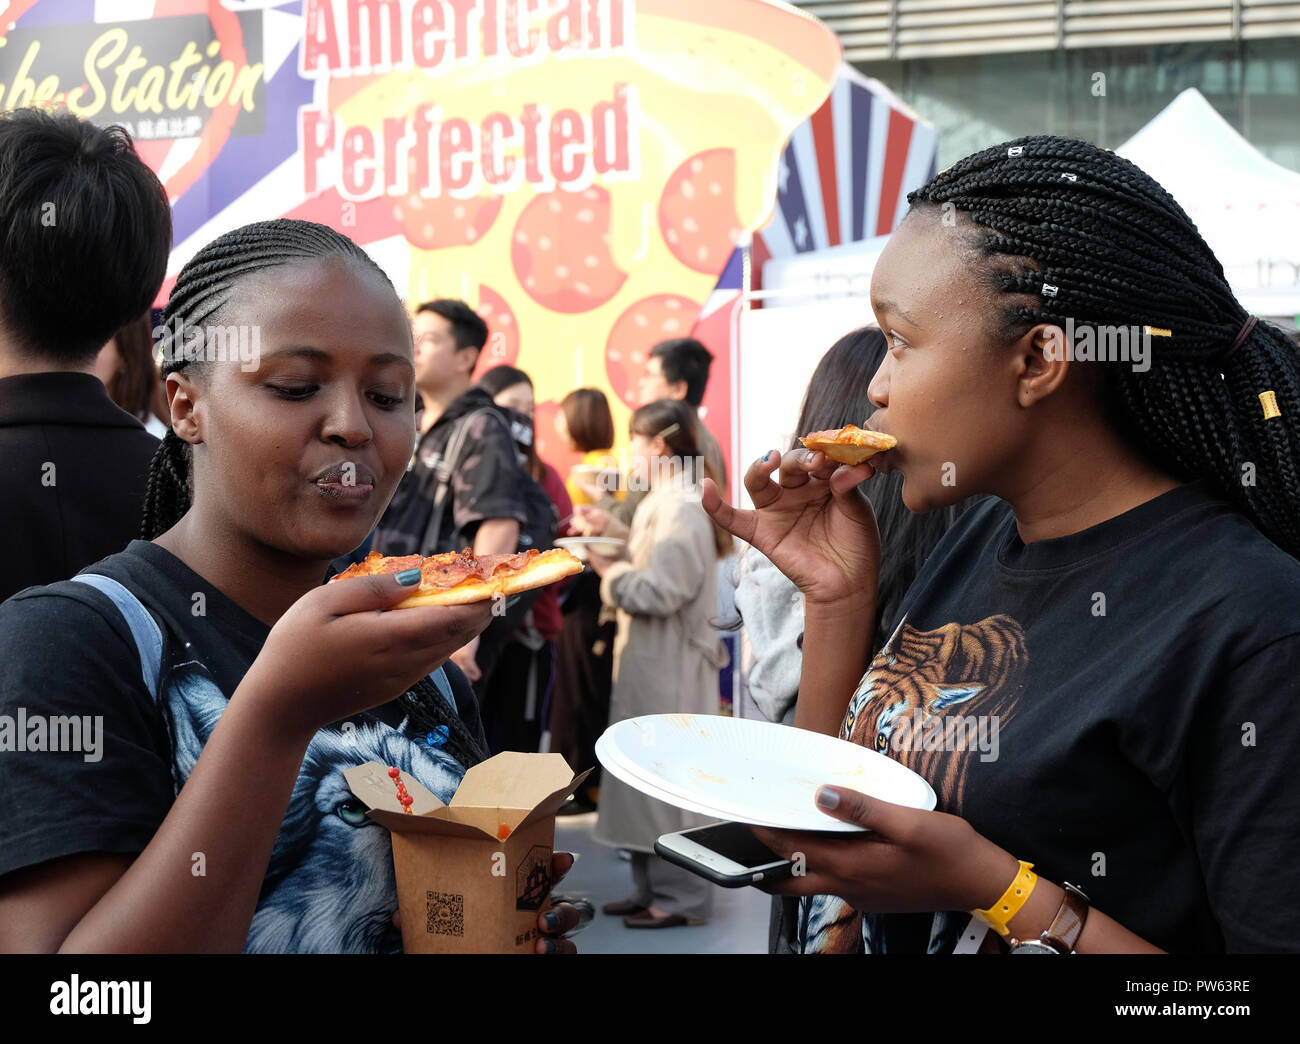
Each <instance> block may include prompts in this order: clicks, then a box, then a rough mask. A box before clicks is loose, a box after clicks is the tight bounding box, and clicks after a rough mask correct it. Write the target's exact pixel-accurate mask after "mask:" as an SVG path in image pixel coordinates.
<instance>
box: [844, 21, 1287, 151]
mask: <svg viewBox="0 0 1300 1044" xmlns="http://www.w3.org/2000/svg"><path fill="white" fill-rule="evenodd" d="M854 65H855V66H856V67H857V68H858V69H860V70H861V71H862V72H863V73H865V74H866V75H868V76H873V77H875V78H876V79H878V80H880V81H881V82H883V83H884V84H885V85H886V86H887V87H889V88H890V89H891V90H892V91H894V92H895V93H896V94H898V95H899V96H900V97H901V98H902V99H903V100H904V101H906V102H907V103H908V104H909V105H910V106H912V108H914V109H915V110H916V111H917V112H918V113H919V114H920V116H921V117H922V118H923V119H925V120H927V121H929V122H931V123H933V124H934V127H935V130H936V131H937V132H938V137H939V168H940V169H942V168H944V167H946V166H948V165H949V164H951V163H953V162H955V161H956V160H958V159H960V158H961V157H963V156H965V155H967V154H968V153H971V152H975V151H977V150H978V149H982V148H986V147H987V146H989V145H996V144H997V143H998V142H1000V141H1006V140H1007V139H1009V138H1017V137H1020V136H1021V135H1025V134H1060V135H1064V136H1066V137H1073V138H1082V139H1084V140H1086V141H1091V142H1093V143H1095V144H1097V145H1101V146H1102V147H1104V148H1110V149H1113V148H1116V147H1118V146H1120V145H1122V144H1123V143H1124V142H1125V141H1126V140H1128V138H1130V137H1131V136H1132V135H1133V134H1134V133H1136V132H1137V131H1138V130H1140V129H1141V128H1142V127H1143V126H1144V125H1145V124H1146V123H1148V122H1149V121H1150V120H1151V119H1152V117H1154V116H1155V115H1156V114H1157V113H1159V112H1160V110H1161V109H1163V108H1164V107H1165V106H1166V105H1168V104H1169V102H1171V101H1172V100H1173V99H1174V97H1175V96H1176V95H1178V94H1179V93H1180V92H1181V91H1183V90H1185V89H1187V88H1188V87H1195V88H1197V89H1198V90H1199V91H1200V92H1201V93H1202V94H1203V95H1205V98H1206V100H1207V101H1209V102H1210V104H1211V105H1213V106H1214V108H1215V109H1216V110H1217V111H1218V112H1219V114H1220V115H1222V116H1223V117H1224V119H1226V120H1227V121H1228V123H1229V124H1231V125H1232V127H1233V128H1234V129H1236V131H1237V132H1238V133H1239V134H1241V135H1242V136H1243V137H1244V138H1245V139H1246V140H1247V141H1249V142H1250V143H1251V144H1252V145H1253V146H1255V148H1257V149H1258V150H1259V151H1260V152H1261V153H1263V154H1264V155H1265V156H1267V157H1268V158H1269V159H1271V160H1273V161H1274V162H1275V163H1279V164H1281V165H1282V166H1284V167H1288V168H1290V169H1291V170H1294V171H1298V172H1300V37H1285V38H1279V39H1252V40H1233V41H1221V42H1213V43H1180V44H1161V45H1155V46H1141V47H1115V48H1103V49H1076V50H1066V49H1058V50H1054V51H1038V52H1022V53H1012V54H989V55H964V56H960V57H945V58H938V57H936V58H912V59H906V60H893V61H890V60H876V61H872V60H869V61H858V62H855V63H854Z"/></svg>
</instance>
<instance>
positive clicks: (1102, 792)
mask: <svg viewBox="0 0 1300 1044" xmlns="http://www.w3.org/2000/svg"><path fill="white" fill-rule="evenodd" d="M909 201H910V202H911V204H912V209H911V211H910V212H909V214H908V215H907V216H906V218H905V219H904V220H903V221H902V223H901V224H900V225H899V227H898V228H897V229H896V230H895V231H894V233H893V235H892V236H891V237H890V240H889V243H888V245H887V246H886V248H885V250H884V252H883V253H882V254H881V256H880V258H879V261H878V263H877V265H876V268H875V271H874V273H873V277H872V285H871V305H872V309H873V311H874V312H875V315H876V318H877V320H878V322H879V324H880V327H881V329H882V330H883V331H884V332H885V334H886V336H887V337H888V338H889V341H890V350H889V353H888V355H887V356H886V359H885V361H884V362H883V363H882V364H881V367H880V369H879V370H878V371H877V372H876V374H875V376H874V378H873V379H872V382H871V386H870V389H869V395H870V398H871V400H872V402H873V403H874V404H875V405H876V407H877V412H876V413H875V414H874V415H873V416H872V417H871V418H870V419H869V421H868V422H867V423H868V425H869V426H870V427H873V428H875V429H878V430H881V431H884V432H888V433H890V434H892V435H894V436H896V437H897V439H898V445H897V448H896V449H894V450H891V451H889V452H888V453H885V454H882V455H881V456H879V457H876V458H874V459H873V460H872V461H870V462H868V463H866V464H863V465H860V466H858V467H848V466H839V467H836V466H835V465H834V464H833V463H831V462H828V461H827V460H826V459H825V457H823V456H822V455H821V454H819V453H811V452H808V451H802V450H798V451H792V452H788V453H785V454H781V453H778V452H775V451H773V452H772V453H769V454H768V455H767V456H766V457H764V458H763V459H762V460H760V461H758V462H756V463H755V464H754V465H753V466H752V467H751V468H750V469H749V472H748V474H747V475H746V478H745V484H746V488H747V489H748V490H749V492H750V494H751V496H752V498H753V502H754V505H755V508H754V510H752V511H742V510H738V509H735V508H732V507H731V506H730V505H728V504H726V503H724V502H723V501H722V500H721V497H720V496H719V494H718V491H717V489H716V488H715V487H711V486H710V487H708V488H706V491H705V507H706V509H707V510H708V511H709V512H710V514H711V515H713V517H714V518H715V519H716V520H717V521H718V522H720V523H721V524H723V525H724V526H726V527H727V528H728V529H730V530H731V531H732V532H733V533H735V534H736V535H737V536H739V537H741V538H742V539H744V540H747V541H749V542H750V543H751V544H753V545H754V546H755V547H757V548H758V549H759V550H760V551H762V552H763V553H764V554H765V555H767V557H768V558H770V559H771V560H772V561H773V562H774V563H775V564H776V565H777V566H778V567H779V568H780V569H781V570H782V571H783V572H784V573H786V575H787V576H788V577H789V578H790V579H791V580H793V581H794V582H795V583H796V584H797V585H798V586H799V588H800V590H801V591H802V592H803V595H804V600H805V605H806V623H805V631H804V644H803V667H802V676H801V682H800V687H799V691H800V694H801V696H800V700H799V704H798V710H797V719H796V724H798V725H800V726H802V727H804V728H810V729H814V730H817V731H822V732H826V733H838V734H839V735H840V736H841V737H842V738H845V739H848V740H851V741H853V742H855V743H859V744H863V745H866V746H869V747H871V748H872V749H874V750H876V751H879V752H881V753H884V754H887V755H888V756H890V757H893V758H895V759H897V760H899V761H901V762H903V763H904V764H906V765H908V766H910V767H911V768H913V769H914V770H916V771H917V772H919V773H921V774H922V775H923V776H925V777H926V778H927V779H928V780H929V781H930V783H931V784H932V786H933V788H934V790H935V792H936V795H937V798H938V806H937V809H936V810H935V811H918V810H913V809H907V808H903V807H900V806H897V805H893V804H890V803H888V802H885V801H881V800H878V799H875V798H870V797H866V796H864V795H861V794H857V793H855V792H853V791H852V790H848V789H844V788H839V787H834V786H828V787H822V788H821V789H820V790H819V791H818V796H817V801H818V805H819V807H820V808H822V810H823V811H825V812H826V813H827V814H828V815H830V816H833V817H835V818H838V819H841V820H846V821H849V822H853V823H855V824H857V825H859V826H861V827H864V828H868V829H869V830H870V831H871V832H870V834H868V835H866V836H865V838H864V839H858V840H843V839H841V840H837V841H835V842H832V843H828V842H826V841H825V840H824V838H823V837H821V836H818V835H815V834H802V835H801V834H792V833H788V832H781V831H766V830H758V829H757V828H756V831H755V832H756V833H758V834H759V836H760V837H761V838H762V839H763V840H764V841H765V842H766V843H767V844H768V845H769V846H770V847H772V848H773V849H774V850H776V851H779V852H781V853H782V854H783V855H785V856H787V857H793V856H794V854H795V853H799V854H800V858H801V860H802V862H803V866H804V867H805V868H806V874H805V875H804V876H802V877H796V878H791V879H790V880H789V881H787V882H785V883H783V884H781V885H778V886H773V887H772V889H771V890H772V891H774V892H777V893H780V894H791V895H800V896H803V897H804V898H803V901H802V903H801V917H800V924H799V927H798V938H797V940H795V942H796V945H797V946H798V947H799V948H800V949H801V950H803V951H805V952H828V951H852V952H864V951H865V952H874V953H878V952H899V951H911V952H920V953H926V952H930V953H936V952H952V951H956V952H972V951H982V952H1006V951H1007V949H1008V948H1010V949H1011V950H1012V952H1021V953H1024V952H1041V953H1054V952H1055V953H1068V952H1080V953H1097V952H1151V951H1154V950H1166V951H1183V952H1213V951H1224V950H1227V951H1241V950H1248V951H1275V950H1296V949H1300V903H1297V902H1296V900H1295V897H1294V895H1293V894H1292V893H1293V888H1292V884H1293V882H1294V877H1295V866H1296V864H1297V862H1298V861H1300V785H1297V783H1296V782H1295V778H1294V773H1293V772H1292V771H1291V767H1290V759H1291V758H1292V757H1293V756H1294V751H1295V750H1296V749H1300V710H1298V709H1297V708H1298V707H1300V700H1297V698H1296V697H1297V696H1298V695H1300V675H1298V674H1297V671H1298V670H1300V562H1297V559H1296V556H1297V555H1300V483H1298V482H1297V466H1298V463H1300V424H1298V423H1297V421H1298V419H1300V368H1298V365H1297V362H1298V360H1297V353H1296V351H1295V348H1294V347H1293V346H1292V345H1290V344H1289V342H1288V340H1287V339H1286V338H1285V337H1284V336H1283V335H1282V334H1281V333H1280V332H1279V331H1277V330H1275V329H1273V328H1272V327H1270V326H1269V325H1268V324H1265V323H1257V322H1256V321H1255V319H1254V318H1253V317H1251V316H1249V315H1247V313H1246V312H1245V311H1244V310H1243V309H1242V307H1241V306H1240V305H1239V304H1238V303H1237V302H1236V300H1235V299H1234V298H1233V295H1232V292H1231V290H1230V289H1229V287H1228V284H1227V281H1226V280H1225V278H1224V274H1223V269H1222V266H1221V265H1220V264H1219V262H1218V261H1217V260H1216V259H1215V258H1214V256H1213V254H1212V253H1211V252H1210V250H1209V248H1208V247H1207V246H1206V245H1205V243H1204V242H1203V240H1202V239H1201V237H1200V236H1199V235H1198V233H1197V231H1196V229H1195V227H1194V226H1193V224H1192V223H1191V221H1190V220H1189V219H1188V217H1187V216H1186V214H1184V213H1183V211H1182V210H1181V209H1180V208H1179V206H1178V205H1177V204H1176V203H1175V202H1174V200H1173V199H1172V198H1171V197H1170V196H1169V194H1168V193H1166V192H1165V191H1164V190H1163V189H1162V188H1161V187H1160V186H1159V185H1158V184H1156V183H1155V182H1154V181H1153V180H1152V179H1151V178H1149V177H1148V176H1147V175H1146V174H1144V173H1143V172H1142V171H1141V170H1139V169H1138V168H1137V167H1136V166H1134V165H1133V164H1131V163H1129V162H1128V161H1126V160H1124V159H1122V158H1120V157H1118V156H1115V155H1114V154H1113V153H1111V152H1109V151H1106V150H1103V149H1100V148H1096V147H1094V146H1092V145H1089V144H1086V143H1084V142H1079V141H1069V140H1065V139H1061V138H1052V137H1032V138H1022V139H1020V140H1018V141H1012V142H1007V143H1005V144H1003V145H999V146H996V147H994V148H990V149H986V150H984V151H983V152H980V153H977V154H975V155H972V156H969V157H967V158H966V159H964V160H962V161H960V162H959V163H957V164H955V165H954V166H952V167H950V168H949V169H947V170H945V171H943V172H942V173H940V174H939V175H938V176H937V177H935V178H934V179H933V180H932V181H931V182H930V183H929V184H928V185H926V186H924V187H923V188H921V189H920V190H918V191H916V192H913V193H912V194H911V195H910V196H909ZM891 471H893V472H901V473H902V474H903V476H904V485H903V490H902V496H903V500H904V502H905V503H906V505H907V506H908V507H909V508H910V509H911V510H913V511H925V510H929V509H932V508H938V507H943V506H946V505H951V504H953V503H955V502H957V501H958V500H961V499H963V498H966V497H970V496H974V495H979V494H988V495H989V496H988V498H987V499H986V500H985V501H983V502H982V503H979V504H977V505H976V506H975V507H973V508H971V509H970V510H968V511H967V512H966V513H965V514H964V515H963V516H962V518H961V519H960V520H959V521H958V522H957V523H956V525H955V526H954V527H953V528H952V529H951V530H950V531H949V532H948V534H947V535H946V536H945V538H944V540H943V542H942V543H941V544H940V545H939V547H938V548H937V549H936V550H935V552H934V553H933V555H932V556H931V557H930V559H929V560H928V561H927V562H926V564H925V566H924V567H923V569H922V570H921V573H920V574H919V575H918V577H917V578H916V580H915V582H914V583H913V585H912V587H911V588H910V589H909V591H908V593H907V595H906V597H905V598H904V600H903V602H902V605H901V607H900V609H899V622H898V623H897V625H896V627H895V629H894V631H893V633H892V634H891V635H890V636H889V638H888V641H887V642H886V643H885V645H884V647H883V648H882V649H881V650H880V652H879V653H878V654H877V655H876V656H875V657H874V658H872V657H870V655H869V650H870V648H871V644H872V634H871V633H870V632H871V621H872V619H873V617H874V603H875V597H876V584H877V577H878V575H879V570H880V551H879V541H878V537H877V533H876V526H875V521H874V519H873V517H872V514H871V511H870V508H869V507H868V505H867V501H866V500H865V498H864V497H863V496H861V494H860V493H859V492H858V491H857V485H858V483H860V482H862V481H864V480H865V479H868V478H870V477H871V476H872V475H873V474H875V473H877V472H880V473H884V472H891ZM774 477H775V481H774V480H773V478H774ZM1066 882H1072V884H1070V885H1069V886H1066V884H1065V883H1066Z"/></svg>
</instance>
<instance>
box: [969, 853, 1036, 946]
mask: <svg viewBox="0 0 1300 1044" xmlns="http://www.w3.org/2000/svg"><path fill="white" fill-rule="evenodd" d="M1033 867H1034V864H1033V863H1026V862H1025V861H1024V860H1023V859H1022V860H1020V869H1019V870H1017V871H1016V876H1015V879H1014V880H1013V881H1012V882H1011V884H1009V885H1008V886H1007V890H1006V891H1005V892H1003V893H1002V897H1001V898H1000V899H999V900H998V901H997V902H996V903H994V904H993V905H992V906H991V907H989V909H987V910H972V911H971V915H972V916H973V917H977V918H979V919H980V920H981V921H983V922H984V923H985V924H987V925H988V926H989V927H990V928H992V929H993V930H994V931H995V932H997V933H998V935H1000V936H1002V937H1003V938H1004V939H1005V938H1006V937H1007V936H1008V935H1010V934H1011V929H1010V928H1009V927H1008V925H1009V924H1010V923H1011V919H1012V918H1013V917H1015V916H1016V914H1018V913H1019V912H1020V908H1021V907H1022V906H1024V905H1025V903H1027V902H1028V901H1029V896H1030V895H1031V894H1032V893H1033V891H1034V885H1036V884H1037V883H1038V875H1037V874H1036V873H1034V870H1033Z"/></svg>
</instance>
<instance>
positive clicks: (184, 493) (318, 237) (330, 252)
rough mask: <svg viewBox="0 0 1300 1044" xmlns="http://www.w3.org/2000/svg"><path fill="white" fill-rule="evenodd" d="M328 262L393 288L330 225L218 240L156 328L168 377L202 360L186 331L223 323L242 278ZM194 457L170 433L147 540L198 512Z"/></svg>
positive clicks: (264, 229) (156, 477) (184, 272)
mask: <svg viewBox="0 0 1300 1044" xmlns="http://www.w3.org/2000/svg"><path fill="white" fill-rule="evenodd" d="M325 257H345V258H349V259H352V260H355V261H357V262H358V263H360V264H362V265H364V266H365V267H367V268H369V269H370V270H371V271H374V272H377V273H379V275H381V276H382V277H383V279H384V282H386V283H388V285H389V286H392V283H391V282H390V281H389V279H388V276H387V274H386V273H385V272H384V270H383V269H382V268H380V267H379V266H378V265H377V264H375V262H374V260H373V259H372V258H371V257H370V255H369V254H367V253H366V252H365V251H364V250H362V249H361V248H360V247H359V246H357V245H356V244H355V243H354V242H352V240H350V239H348V237H347V236H345V235H342V234H341V233H339V232H335V231H334V230H333V229H332V228H330V227H328V226H327V225H318V224H316V223H314V222H311V221H295V220H292V219H290V218H277V219H276V220H274V221H259V222H256V223H255V224H252V225H244V226H243V227H242V228H237V229H234V230H233V231H231V232H227V233H226V234H225V235H224V236H220V237H218V238H217V239H214V240H213V241H212V242H211V243H209V244H208V245H207V246H205V247H204V248H203V249H202V250H200V251H199V252H198V253H197V254H195V255H194V256H193V257H192V258H190V260H189V262H188V263H186V265H185V267H184V268H182V269H181V271H180V275H178V276H177V277H176V285H175V286H174V287H172V292H171V297H170V298H169V299H168V301H167V307H166V308H165V309H164V310H163V316H162V322H161V323H160V325H159V328H158V329H157V330H155V331H154V336H155V339H156V341H157V345H156V348H155V350H156V351H157V352H158V353H159V354H160V355H161V357H162V375H163V377H166V376H167V374H169V373H172V372H174V371H176V370H183V369H185V367H186V366H190V365H192V364H194V363H195V361H196V360H195V359H193V358H187V357H186V353H185V351H184V345H183V343H177V342H176V340H175V338H176V334H177V332H178V329H179V330H180V331H184V330H185V329H187V328H188V329H189V330H201V329H203V328H204V326H205V325H206V324H208V323H211V322H213V321H214V320H216V319H217V318H218V317H219V315H220V313H221V310H222V309H223V308H224V307H225V306H226V304H227V303H228V302H229V301H230V298H231V296H232V295H233V293H234V290H235V286H236V284H237V283H238V282H239V280H240V279H242V278H244V277H246V276H249V275H253V274H256V273H258V272H264V271H266V270H267V269H270V268H276V267H279V266H281V265H289V264H293V263H294V262H295V261H314V260H319V259H321V258H325ZM393 292H394V294H396V292H397V291H396V290H394V291H393ZM183 340H184V336H183V333H182V341H183ZM190 459H191V455H190V449H189V445H188V443H186V442H185V441H184V440H183V439H181V438H180V437H179V436H177V435H176V434H175V433H174V432H171V431H168V432H167V434H166V436H165V437H164V438H163V441H162V445H161V446H159V447H158V449H157V451H156V452H155V453H154V458H153V461H152V463H151V464H150V467H149V482H148V485H147V487H146V492H145V504H144V517H143V519H142V520H141V525H140V536H141V538H142V539H144V540H152V539H154V537H156V536H158V535H159V534H160V533H165V532H166V531H167V530H169V529H171V527H172V526H174V525H175V524H176V523H177V522H179V521H180V519H181V516H183V515H184V514H185V512H187V511H188V510H189V509H190V500H191V497H192V493H193V490H192V486H191V482H190Z"/></svg>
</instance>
